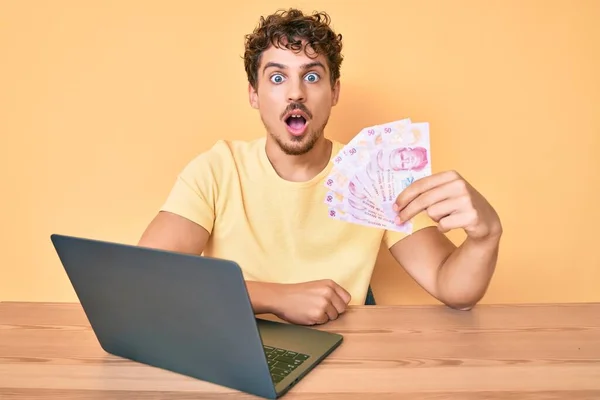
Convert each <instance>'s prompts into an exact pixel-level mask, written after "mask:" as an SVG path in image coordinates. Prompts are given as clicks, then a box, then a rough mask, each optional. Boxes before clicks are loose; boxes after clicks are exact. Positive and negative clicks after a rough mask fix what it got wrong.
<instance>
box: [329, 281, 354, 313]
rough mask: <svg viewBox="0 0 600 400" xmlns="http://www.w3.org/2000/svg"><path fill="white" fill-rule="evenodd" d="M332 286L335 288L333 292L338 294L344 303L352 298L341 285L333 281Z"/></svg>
mask: <svg viewBox="0 0 600 400" xmlns="http://www.w3.org/2000/svg"><path fill="white" fill-rule="evenodd" d="M333 288H334V289H335V292H336V293H337V295H338V296H340V299H341V300H342V301H343V302H344V303H345V304H348V303H350V299H352V296H351V295H350V293H349V292H348V291H347V290H346V289H344V288H343V287H341V286H340V285H338V284H337V283H336V282H333ZM344 308H345V306H344Z"/></svg>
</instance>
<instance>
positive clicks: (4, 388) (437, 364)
mask: <svg viewBox="0 0 600 400" xmlns="http://www.w3.org/2000/svg"><path fill="white" fill-rule="evenodd" d="M315 329H323V330H330V331H334V332H339V333H341V334H343V335H344V337H345V340H344V343H343V344H342V346H341V347H340V348H338V349H337V350H336V351H335V352H334V353H333V354H332V355H331V356H330V357H329V358H327V359H326V360H325V361H323V363H322V364H321V365H320V366H319V367H317V369H316V370H314V371H313V372H312V373H310V374H309V375H308V376H307V377H306V378H304V379H303V380H301V381H300V382H299V383H298V384H297V385H296V386H295V387H294V388H293V389H292V391H291V392H289V393H288V394H287V395H286V396H285V398H287V399H304V400H307V399H369V398H371V397H373V398H377V399H425V400H429V399H436V400H442V399H457V398H458V399H467V400H470V399H600V304H551V305H505V306H492V305H481V306H478V307H476V308H475V309H473V310H472V311H470V312H460V311H455V310H450V309H448V308H446V307H443V306H422V307H417V306H375V307H353V308H351V309H350V310H349V311H348V312H347V313H346V314H344V315H343V316H342V317H341V318H340V319H338V320H337V321H335V322H332V323H329V324H326V325H323V326H320V327H317V328H315ZM134 391H135V393H133V392H134ZM0 398H1V399H2V400H4V399H109V398H110V399H131V398H136V399H167V398H168V399H199V398H201V399H254V398H256V397H255V396H251V395H247V394H242V393H239V392H237V391H234V390H231V389H228V388H223V387H219V386H216V385H213V384H210V383H207V382H203V381H200V380H196V379H193V378H189V377H186V376H182V375H179V374H175V373H172V372H168V371H163V370H161V369H158V368H153V367H149V366H145V365H142V364H138V363H134V362H131V361H128V360H124V359H121V358H118V357H115V356H111V355H109V354H106V353H105V352H104V351H103V350H102V349H101V348H100V346H99V345H98V342H97V341H96V338H95V336H94V334H93V332H92V331H91V329H90V326H89V324H88V322H87V319H86V317H85V315H84V313H83V311H82V309H81V307H80V306H79V304H50V303H0Z"/></svg>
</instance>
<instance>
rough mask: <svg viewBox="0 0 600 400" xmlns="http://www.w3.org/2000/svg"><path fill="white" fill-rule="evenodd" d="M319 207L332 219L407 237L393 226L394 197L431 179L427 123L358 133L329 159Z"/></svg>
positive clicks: (408, 226)
mask: <svg viewBox="0 0 600 400" xmlns="http://www.w3.org/2000/svg"><path fill="white" fill-rule="evenodd" d="M333 164H334V165H333V168H332V171H331V173H330V174H329V176H328V177H327V178H326V179H325V187H327V188H328V191H327V195H326V197H325V203H326V204H327V205H328V212H329V216H330V217H331V218H334V219H338V220H342V221H346V222H350V223H356V224H360V225H365V226H372V227H378V228H382V229H388V230H394V231H399V232H406V233H411V232H412V229H413V224H412V222H411V221H406V222H405V223H403V224H402V225H398V224H396V223H395V218H396V212H395V211H394V210H393V204H394V203H395V201H396V199H397V197H398V195H399V194H400V193H401V192H402V191H403V190H404V189H406V188H407V187H408V186H409V185H410V184H412V183H413V182H414V181H416V180H418V179H421V178H423V177H425V176H428V175H431V146H430V140H429V124H428V123H426V122H419V123H413V122H412V121H411V120H410V119H409V118H406V119H401V120H397V121H393V122H389V123H384V124H381V125H375V126H371V127H367V128H365V129H363V130H361V131H360V132H359V133H358V134H357V135H356V136H355V137H354V138H353V139H352V140H350V142H349V143H348V144H347V145H346V146H344V148H343V149H342V150H341V151H340V152H339V153H338V154H337V155H336V156H335V157H334V159H333Z"/></svg>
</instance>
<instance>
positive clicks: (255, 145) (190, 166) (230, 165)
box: [182, 138, 263, 177]
mask: <svg viewBox="0 0 600 400" xmlns="http://www.w3.org/2000/svg"><path fill="white" fill-rule="evenodd" d="M262 140H263V139H262V138H259V139H254V140H248V141H244V140H226V139H221V140H218V141H216V142H215V143H213V144H212V146H211V147H209V148H208V149H207V150H205V151H203V152H201V153H199V154H197V155H196V156H195V157H193V158H192V159H191V160H190V161H189V162H188V163H187V165H186V166H185V167H184V169H183V171H182V175H184V176H187V177H192V176H197V175H205V174H207V173H210V174H211V175H213V176H215V177H216V176H219V175H223V174H226V173H227V171H230V170H232V169H235V165H236V164H239V163H240V162H242V161H243V160H244V159H247V158H249V157H253V156H254V155H256V154H258V152H259V150H260V145H261V141H262Z"/></svg>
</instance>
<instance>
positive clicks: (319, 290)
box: [274, 279, 351, 325]
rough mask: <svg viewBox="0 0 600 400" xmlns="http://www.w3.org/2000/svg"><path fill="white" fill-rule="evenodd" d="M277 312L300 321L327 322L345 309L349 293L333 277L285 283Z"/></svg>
mask: <svg viewBox="0 0 600 400" xmlns="http://www.w3.org/2000/svg"><path fill="white" fill-rule="evenodd" d="M280 289H281V290H280V293H279V295H278V300H277V303H278V304H277V306H276V307H275V311H274V314H275V315H277V316H278V317H279V318H281V319H284V320H286V321H288V322H290V323H293V324H298V325H315V324H324V323H325V322H328V321H333V320H335V319H337V318H338V316H339V315H340V314H342V313H343V312H344V311H346V307H347V306H348V303H349V302H350V297H351V296H350V293H348V292H347V291H346V290H345V289H344V288H343V287H341V286H340V285H338V284H337V283H335V282H334V281H332V280H330V279H324V280H318V281H311V282H304V283H294V284H283V285H281V287H280Z"/></svg>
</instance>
